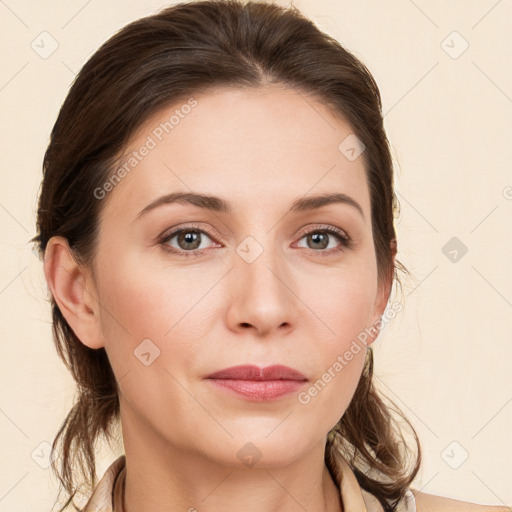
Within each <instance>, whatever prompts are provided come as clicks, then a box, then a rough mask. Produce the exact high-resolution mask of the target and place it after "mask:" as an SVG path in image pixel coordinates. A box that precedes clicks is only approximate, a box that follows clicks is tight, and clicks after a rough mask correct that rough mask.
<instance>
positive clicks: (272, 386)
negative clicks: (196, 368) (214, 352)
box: [208, 379, 306, 402]
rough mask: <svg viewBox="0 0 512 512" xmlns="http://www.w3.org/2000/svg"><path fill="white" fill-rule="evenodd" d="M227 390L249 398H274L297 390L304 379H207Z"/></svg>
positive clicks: (264, 399) (259, 399)
mask: <svg viewBox="0 0 512 512" xmlns="http://www.w3.org/2000/svg"><path fill="white" fill-rule="evenodd" d="M208 380H209V381H211V382H213V383H214V384H216V385H217V386H219V387H221V388H223V389H224V390H226V391H228V392H234V393H236V394H237V395H241V396H243V397H245V398H249V399H251V400H256V401H258V402H263V401H267V400H274V399H277V398H280V397H282V396H285V395H289V394H290V393H294V392H295V391H297V390H299V389H300V388H301V387H302V386H304V384H305V383H306V381H300V380H237V379H208Z"/></svg>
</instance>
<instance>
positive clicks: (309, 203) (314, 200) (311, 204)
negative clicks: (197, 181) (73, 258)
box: [134, 192, 364, 221]
mask: <svg viewBox="0 0 512 512" xmlns="http://www.w3.org/2000/svg"><path fill="white" fill-rule="evenodd" d="M172 203H180V204H191V205H194V206H197V207H198V208H202V209H204V210H211V211H215V212H219V213H228V214H229V213H231V212H232V209H231V206H230V205H229V203H228V202H226V201H225V200H224V199H221V198H220V197H216V196H209V195H205V194H196V193H193V192H173V193H171V194H166V195H164V196H161V197H158V198H157V199H155V200H154V201H152V202H151V203H150V204H148V205H147V206H146V207H144V208H143V209H142V210H141V211H140V212H139V213H138V215H137V217H135V219H134V221H135V220H137V219H139V218H140V217H142V216H144V215H146V214H147V213H148V212H150V211H151V210H154V209H155V208H158V207H159V206H162V205H164V204H172ZM330 204H347V205H349V206H352V207H354V208H355V209H356V210H357V211H358V212H359V213H360V214H361V216H362V217H363V219H364V213H363V209H362V208H361V205H360V204H359V203H358V202H357V201H356V200H355V199H353V198H352V197H350V196H348V195H346V194H342V193H332V194H321V195H316V196H309V197H301V198H299V199H296V200H295V201H294V202H293V203H292V206H291V208H290V212H291V213H297V212H304V211H309V210H316V209H318V208H322V207H323V206H327V205H330Z"/></svg>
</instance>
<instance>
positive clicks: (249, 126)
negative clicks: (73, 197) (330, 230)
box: [107, 87, 370, 217]
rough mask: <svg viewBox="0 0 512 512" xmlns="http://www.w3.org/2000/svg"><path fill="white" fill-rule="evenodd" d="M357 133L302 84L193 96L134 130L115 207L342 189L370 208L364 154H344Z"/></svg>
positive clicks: (255, 201) (244, 201) (260, 201)
mask: <svg viewBox="0 0 512 512" xmlns="http://www.w3.org/2000/svg"><path fill="white" fill-rule="evenodd" d="M351 137H354V134H353V129H352V127H351V126H350V125H349V123H348V122H346V121H344V119H343V118H342V117H341V116H340V115H339V114H334V113H333V112H332V111H331V110H330V109H329V108H328V107H326V106H325V105H324V104H322V103H320V102H319V101H317V100H315V99H314V98H313V97H311V96H308V95H306V94H304V93H299V92H298V91H296V90H295V89H287V88H284V87H266V88H258V89H249V88H247V89H235V88H220V89H215V90H211V91H209V92H207V93H202V94H196V95H191V96H190V97H189V98H186V99H184V100H182V101H180V102H176V103H174V104H173V105H171V106H168V107H165V108H163V109H161V110H160V111H159V112H158V113H157V114H155V115H153V116H152V117H150V118H149V119H148V120H147V121H146V122H144V123H143V124H142V125H141V126H140V128H139V129H138V130H137V132H136V133H135V134H134V135H133V136H132V138H131V140H130V141H129V143H128V144H127V145H126V149H125V151H124V156H123V158H122V159H121V160H120V163H119V164H118V166H117V169H121V168H123V169H124V172H123V173H122V174H123V177H122V179H120V180H118V181H119V182H118V183H117V184H116V185H115V188H114V190H113V191H111V192H109V194H111V195H112V197H110V198H109V201H108V202H109V203H113V204H112V206H108V205H107V207H108V208H115V209H116V210H119V208H122V209H123V210H124V211H125V213H127V214H128V212H127V209H129V210H130V213H129V215H130V216H131V217H134V216H135V215H136V214H137V213H138V211H139V210H140V209H141V208H143V207H144V206H146V205H147V204H148V203H149V202H151V201H153V200H154V199H155V198H156V197H158V196H159V195H162V194H163V193H170V192H175V191H183V192H186V191H194V192H201V193H208V194H212V195H217V196H223V197H226V198H229V201H230V202H234V203H236V202H237V201H238V206H239V208H237V209H240V208H243V207H244V205H245V206H247V207H249V206H251V205H254V206H259V207H260V208H261V207H263V205H264V203H265V202H266V201H267V200H268V201H269V202H272V204H275V202H276V201H277V202H278V204H282V202H283V201H284V200H285V198H286V197H287V196H289V198H290V199H295V198H297V197H300V196H304V195H307V194H317V193H323V192H332V191H335V192H341V193H346V194H348V195H350V196H352V197H354V199H356V200H357V201H358V202H359V203H360V204H361V206H362V207H363V209H364V210H365V211H369V208H370V204H369V195H368V189H367V185H366V173H365V168H364V160H363V157H364V153H363V154H361V156H360V157H359V158H356V159H350V158H347V154H346V152H344V149H346V148H345V146H346V143H345V141H347V140H349V141H350V140H351ZM347 138H348V139H347ZM356 149H357V148H356ZM115 171H116V169H114V172H115ZM135 210H136V211H135Z"/></svg>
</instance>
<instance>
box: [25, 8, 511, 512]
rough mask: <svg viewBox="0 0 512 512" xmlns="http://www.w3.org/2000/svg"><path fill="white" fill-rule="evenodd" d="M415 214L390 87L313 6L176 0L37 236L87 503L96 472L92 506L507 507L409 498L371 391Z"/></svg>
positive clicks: (73, 139) (98, 62) (54, 164)
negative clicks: (313, 15) (317, 21)
mask: <svg viewBox="0 0 512 512" xmlns="http://www.w3.org/2000/svg"><path fill="white" fill-rule="evenodd" d="M395 207H396V202H395V196H394V194H393V171H392V164H391V157H390V153H389V147H388V142H387V139H386V135H385V133H384V129H383V123H382V115H381V100H380V95H379V91H378V88H377V85H376V84H375V82H374V80H373V78H372V76H371V74H370V73H369V71H368V70H367V69H366V68H365V66H364V65H363V64H362V63H361V62H359V61H358V60H357V59H356V58H355V57H354V56H353V55H351V54H350V53H349V52H347V51H346V50H345V49H344V48H342V47H341V45H340V44H339V43H338V42H336V41H335V40H333V39H331V38H330V37H328V36H327V35H326V34H324V33H322V32H320V31H319V30H318V29H317V28H316V27H315V26H314V24H313V23H311V22H310V21H309V20H307V19H306V18H305V17H303V16H302V15H301V14H300V13H299V12H298V11H297V10H296V9H294V8H289V9H283V8H280V7H278V6H275V5H272V4H265V3H246V4H243V3H239V2H233V1H228V2H226V1H207V2H194V3H190V4H188V3H184V4H178V5H176V6H173V7H169V8H167V9H164V10H163V11H161V12H160V13H158V14H156V15H154V16H150V17H147V18H144V19H141V20H138V21H135V22H134V23H131V24H130V25H128V26H127V27H125V28H124V29H122V30H121V31H120V32H119V33H117V34H116V35H115V36H113V37H112V38H111V39H110V40H109V41H107V42H106V43H105V44H104V45H103V46H102V47H101V48H100V49H99V50H98V51H97V52H96V53H95V54H94V55H93V56H92V57H91V58H90V60H89V61H88V62H87V63H86V64H85V66H84V67H83V69H82V70H81V72H80V73H79V75H78V76H77V79H76V81H75V83H74V84H73V86H72V88H71V90H70V92H69V94H68V96H67V98H66V100H65V102H64V104H63V106H62V109H61V111H60V114H59V117H58V119H57V121H56V124H55V126H54V129H53V131H52V134H51V141H50V144H49V146H48V149H47V151H46V154H45V158H44V180H43V185H42V190H41V196H40V202H39V208H38V219H37V227H38V235H37V237H35V240H36V241H37V242H38V244H39V247H40V251H41V252H42V254H44V271H45V276H46V279H47V282H48V285H49V288H50V290H51V300H52V308H53V321H54V324H53V325H54V336H55V341H56V344H57V349H58V351H59V354H60V356H61V357H62V358H63V360H64V361H65V363H66V364H67V366H68V368H69V370H70V371H71V373H72V375H73V377H74V378H75V380H76V382H77V384H78V388H79V396H78V400H77V403H76V405H75V406H74V408H73V409H72V410H71V411H70V413H69V415H68V417H67V418H66V421H65V422H64V424H63V425H62V427H61V429H60V431H59V433H58V434H57V437H56V439H55V441H54V448H56V447H57V446H58V445H59V441H60V442H61V445H62V447H61V448H60V450H57V449H56V453H60V454H61V455H62V460H61V469H60V472H59V471H57V470H56V472H57V474H58V476H59V478H60V480H61V482H62V484H63V486H64V488H65V490H66V492H67V493H68V495H69V500H68V502H67V503H66V506H67V505H68V504H69V503H70V502H71V501H72V499H73V497H74V496H75V495H76V494H77V490H78V488H79V479H78V477H77V474H78V473H77V472H76V468H75V466H76V462H77V461H79V462H80V467H81V470H82V472H83V474H84V476H85V477H86V479H88V483H89V484H90V486H91V487H92V488H93V489H92V490H93V494H92V496H90V497H89V500H88V503H87V505H86V506H85V507H84V508H83V510H85V511H87V512H89V511H93V510H94V511H96V510H102V511H105V510H114V511H115V512H122V511H124V512H139V511H149V510H151V511H155V512H156V511H160V510H162V511H163V510H188V511H195V510H197V511H201V512H203V511H204V512H207V511H219V510H222V511H230V510H240V509H243V510H244V511H248V512H251V511H256V510H258V511H260V512H261V511H280V512H288V511H296V510H314V511H329V512H339V511H347V512H360V511H361V512H362V511H368V512H374V511H386V512H387V511H405V512H429V511H441V510H442V511H445V510H450V511H451V510H464V511H467V510H475V511H477V510H493V511H496V512H498V511H504V510H508V509H506V508H502V507H501V508H500V507H491V508H489V507H483V506H479V505H473V504H470V503H466V502H462V501H456V500H450V499H447V498H441V497H436V496H432V495H429V494H426V493H423V492H419V491H417V490H415V489H412V488H411V487H410V486H411V484H412V482H413V480H414V478H415V476H416V475H417V473H418V470H419V467H420V463H421V450H420V445H419V441H418V438H417V436H416V433H415V432H414V429H413V428H412V426H411V425H410V424H409V423H408V422H407V420H406V419H405V418H403V417H402V415H401V413H400V411H399V410H396V412H398V413H399V414H400V416H401V417H402V419H403V420H404V421H405V422H406V423H407V424H408V426H409V427H411V430H412V433H413V435H414V439H415V443H416V455H415V457H414V458H413V459H412V461H413V464H412V467H410V468H409V467H407V463H406V461H407V460H408V457H409V448H408V447H407V448H406V443H405V442H404V438H403V436H402V434H401V432H400V429H401V428H402V425H400V424H399V423H398V422H396V420H395V419H394V418H393V417H392V414H391V412H392V410H393V409H392V408H391V406H390V404H391V402H390V404H386V403H385V402H384V401H383V400H382V398H381V397H380V395H379V393H377V391H376V390H375V388H374V387H373V383H372V371H373V366H372V365H373V359H372V348H371V344H372V343H373V341H375V339H376V338H377V336H378V334H379V331H380V329H381V328H382V327H383V325H384V324H385V323H386V322H388V321H389V320H390V319H391V318H392V316H393V314H392V312H394V313H395V314H396V310H397V309H398V308H399V306H400V305H399V304H397V303H396V302H393V304H391V307H390V308H389V309H388V310H387V309H386V306H387V305H388V299H389V297H390V292H391V287H392V284H393V281H394V279H395V278H396V279H397V278H398V276H397V272H396V270H397V269H401V270H405V269H404V267H403V266H401V265H400V263H399V262H398V261H396V258H395V256H396V250H397V246H396V236H395V230H394V226H393V213H394V210H395ZM119 422H120V423H121V426H122V436H123V444H124V449H125V455H123V456H121V457H119V458H118V459H117V460H116V461H114V462H113V464H112V465H111V466H110V468H109V469H108V471H107V472H106V473H105V474H104V475H103V477H102V479H101V480H100V482H99V483H98V485H95V482H96V473H95V454H94V442H95V440H96V439H97V438H99V437H100V436H102V435H104V436H105V437H106V438H107V439H109V438H110V439H111V438H112V431H113V427H114V425H116V424H118V423H119ZM86 472H87V473H88V474H87V475H85V473H86ZM64 508H65V507H63V508H62V509H61V510H64ZM75 509H76V507H75ZM77 510H78V509H77Z"/></svg>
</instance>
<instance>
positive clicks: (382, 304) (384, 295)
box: [366, 239, 397, 346]
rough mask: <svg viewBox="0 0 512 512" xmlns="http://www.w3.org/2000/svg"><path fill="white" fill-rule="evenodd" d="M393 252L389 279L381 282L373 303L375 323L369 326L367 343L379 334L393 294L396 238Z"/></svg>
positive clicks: (392, 243) (392, 245) (393, 241)
mask: <svg viewBox="0 0 512 512" xmlns="http://www.w3.org/2000/svg"><path fill="white" fill-rule="evenodd" d="M390 247H391V254H392V262H393V263H392V271H391V272H390V273H389V274H388V276H387V279H385V280H383V281H382V282H381V283H379V288H378V291H377V295H376V297H375V302H374V305H373V323H372V325H371V327H369V328H368V331H370V333H369V335H368V339H367V342H366V344H367V345H368V346H369V345H371V344H372V343H373V342H374V341H375V340H376V339H377V337H378V336H379V334H380V331H381V328H382V322H381V321H380V320H381V317H382V315H383V314H384V311H385V310H386V306H387V304H388V300H389V295H390V294H391V288H392V287H393V277H394V268H395V257H396V253H397V242H396V239H393V240H391V242H390Z"/></svg>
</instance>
